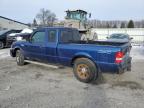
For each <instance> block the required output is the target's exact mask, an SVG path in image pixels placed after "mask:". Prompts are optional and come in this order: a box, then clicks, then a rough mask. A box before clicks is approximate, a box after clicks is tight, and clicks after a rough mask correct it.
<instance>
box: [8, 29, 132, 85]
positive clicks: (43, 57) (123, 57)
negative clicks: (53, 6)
mask: <svg viewBox="0 0 144 108" xmlns="http://www.w3.org/2000/svg"><path fill="white" fill-rule="evenodd" d="M129 53H130V49H129V46H128V43H125V42H110V41H81V40H80V36H79V32H78V30H77V29H74V28H65V27H44V28H39V29H37V30H36V31H35V32H34V33H33V34H32V35H31V37H30V39H29V40H28V41H18V42H15V43H13V44H12V46H11V49H10V54H11V56H12V57H16V62H17V64H18V65H20V66H22V65H24V63H25V60H30V61H36V62H42V63H50V64H56V65H57V64H60V65H64V66H71V67H73V72H74V75H75V76H76V78H77V79H78V80H80V81H82V82H86V83H88V82H90V81H92V80H95V79H97V78H98V76H99V72H105V71H106V72H118V73H121V72H124V70H130V69H131V57H130V55H129Z"/></svg>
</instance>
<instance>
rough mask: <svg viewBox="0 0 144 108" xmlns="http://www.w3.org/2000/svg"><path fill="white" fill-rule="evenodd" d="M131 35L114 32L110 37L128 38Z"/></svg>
mask: <svg viewBox="0 0 144 108" xmlns="http://www.w3.org/2000/svg"><path fill="white" fill-rule="evenodd" d="M128 38H129V36H128V35H126V34H112V35H111V36H110V39H128Z"/></svg>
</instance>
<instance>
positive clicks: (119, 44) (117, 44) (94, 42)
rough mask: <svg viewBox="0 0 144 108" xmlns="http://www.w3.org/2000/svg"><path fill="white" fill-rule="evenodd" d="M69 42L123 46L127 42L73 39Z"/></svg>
mask: <svg viewBox="0 0 144 108" xmlns="http://www.w3.org/2000/svg"><path fill="white" fill-rule="evenodd" d="M69 43H75V44H95V45H109V46H123V45H125V44H127V42H123V41H119V42H115V41H91V40H88V41H71V42H69Z"/></svg>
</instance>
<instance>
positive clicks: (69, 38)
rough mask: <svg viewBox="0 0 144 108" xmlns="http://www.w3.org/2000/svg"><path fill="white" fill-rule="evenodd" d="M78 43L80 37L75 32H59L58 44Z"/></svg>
mask: <svg viewBox="0 0 144 108" xmlns="http://www.w3.org/2000/svg"><path fill="white" fill-rule="evenodd" d="M75 41H80V36H79V33H78V31H76V30H61V33H60V43H72V42H75Z"/></svg>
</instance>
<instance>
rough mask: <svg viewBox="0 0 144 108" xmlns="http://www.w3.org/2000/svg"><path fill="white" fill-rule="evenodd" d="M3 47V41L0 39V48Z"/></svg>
mask: <svg viewBox="0 0 144 108" xmlns="http://www.w3.org/2000/svg"><path fill="white" fill-rule="evenodd" d="M3 48H4V43H3V42H1V41H0V49H3Z"/></svg>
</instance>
